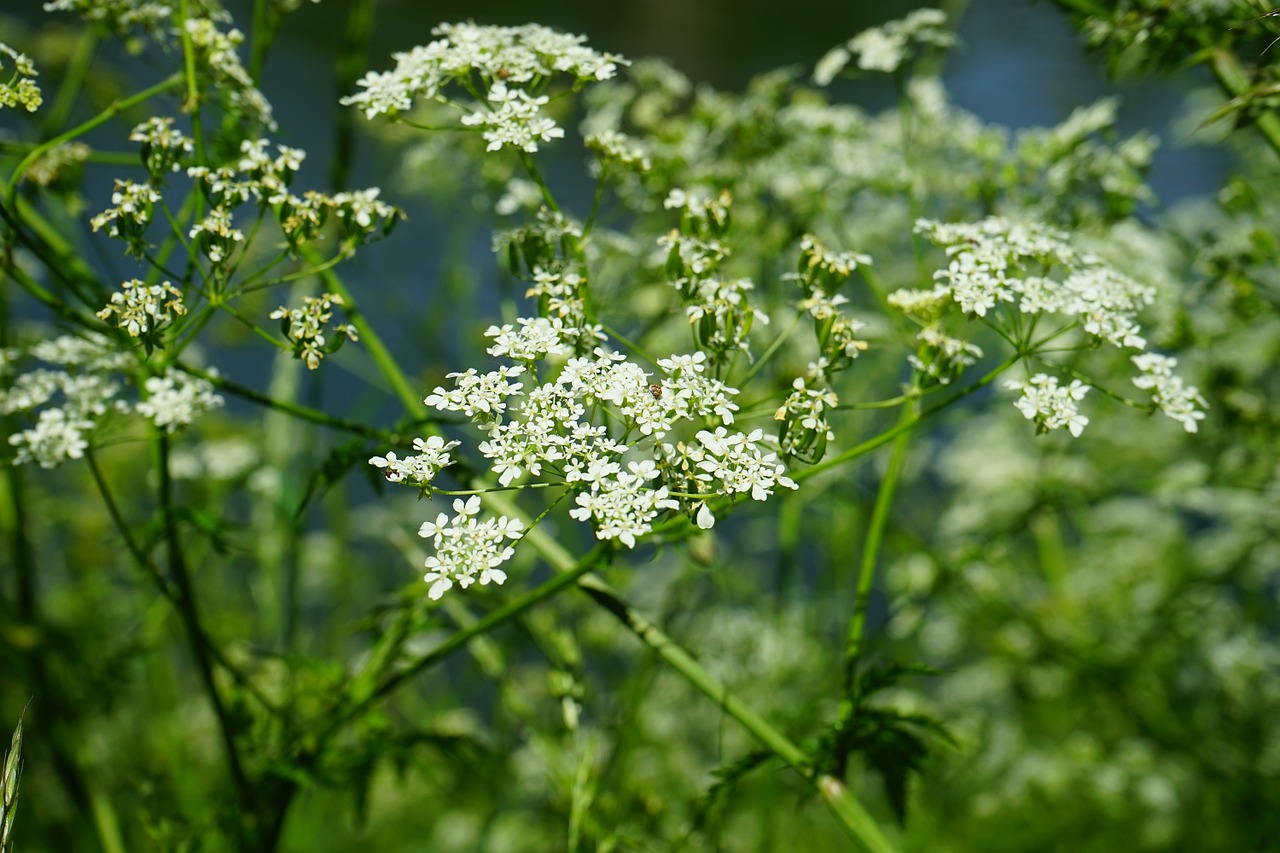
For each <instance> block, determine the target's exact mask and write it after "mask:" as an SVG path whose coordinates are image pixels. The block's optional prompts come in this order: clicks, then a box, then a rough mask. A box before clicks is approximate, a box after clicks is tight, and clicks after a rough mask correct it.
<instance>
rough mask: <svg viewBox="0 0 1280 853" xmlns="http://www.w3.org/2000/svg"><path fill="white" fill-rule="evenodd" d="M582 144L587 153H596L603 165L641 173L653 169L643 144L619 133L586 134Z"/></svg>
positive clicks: (615, 131) (609, 131)
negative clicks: (608, 164) (613, 165)
mask: <svg viewBox="0 0 1280 853" xmlns="http://www.w3.org/2000/svg"><path fill="white" fill-rule="evenodd" d="M583 143H584V144H585V145H586V147H587V150H588V151H594V152H596V153H597V154H598V155H600V159H601V161H603V162H605V163H613V164H617V165H619V166H622V167H623V168H626V169H632V170H634V171H636V172H641V173H644V172H647V171H649V170H650V169H652V168H653V162H652V161H651V160H650V159H649V154H648V153H647V151H646V150H645V146H644V144H643V143H642V142H641V141H640V140H636V139H632V138H631V137H629V136H627V135H626V134H625V133H622V132H621V131H617V130H604V131H601V132H600V133H592V134H588V135H587V136H586V137H585V138H584V139H583Z"/></svg>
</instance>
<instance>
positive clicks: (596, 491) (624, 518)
mask: <svg viewBox="0 0 1280 853" xmlns="http://www.w3.org/2000/svg"><path fill="white" fill-rule="evenodd" d="M614 468H615V469H616V468H617V466H614ZM610 473H611V474H612V476H609V477H598V478H595V479H594V480H593V481H592V482H591V488H590V489H589V490H587V491H582V492H579V493H578V496H577V498H576V502H577V504H578V506H577V507H576V508H575V509H571V510H569V515H571V516H572V517H573V518H576V519H578V520H579V521H587V520H588V519H590V520H591V521H592V522H593V523H594V524H595V527H596V538H597V539H617V540H618V541H619V542H621V543H622V544H623V545H626V546H627V547H628V548H634V547H635V546H636V537H638V536H643V535H645V534H646V533H649V532H650V531H651V530H653V526H652V522H653V520H654V519H655V518H657V517H658V514H659V513H660V512H661V511H662V510H664V509H679V508H680V503H679V502H678V501H676V500H673V499H672V498H670V497H668V491H667V487H666V486H660V487H658V488H656V489H654V488H650V487H649V486H648V483H649V481H651V480H654V479H656V478H657V477H659V476H660V475H661V472H660V471H659V470H658V468H657V466H656V465H655V464H654V462H653V460H652V459H644V460H641V461H639V462H629V463H627V470H625V471H623V470H613V471H611V472H610Z"/></svg>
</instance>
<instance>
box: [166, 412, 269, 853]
mask: <svg viewBox="0 0 1280 853" xmlns="http://www.w3.org/2000/svg"><path fill="white" fill-rule="evenodd" d="M153 447H154V456H155V470H156V472H157V474H158V475H159V477H160V493H159V500H160V511H161V516H162V519H163V524H164V536H165V540H166V543H167V545H168V550H169V571H170V573H171V574H172V576H173V582H174V586H175V587H176V588H177V590H178V614H179V616H180V617H181V618H182V623H183V626H184V628H185V629H186V636H187V641H188V643H189V645H190V647H191V653H192V657H193V658H194V659H195V662H196V669H197V670H198V671H199V673H200V680H201V682H202V684H203V686H204V690H205V693H206V695H207V696H208V699H209V704H210V706H212V708H213V712H214V716H215V717H216V718H217V720H218V733H219V735H220V736H221V738H222V745H223V749H224V750H225V752H226V755H227V765H228V768H229V769H230V771H231V778H232V780H233V782H234V784H235V788H236V794H237V797H238V799H239V802H240V808H241V810H242V814H243V815H246V816H248V815H254V814H255V810H254V805H255V800H254V796H253V788H252V786H251V784H250V782H249V777H248V775H247V774H246V773H245V770H244V766H243V765H242V764H241V761H240V753H239V750H238V749H237V747H236V742H235V734H234V732H233V724H232V722H231V716H230V714H229V713H228V712H227V708H226V705H225V704H224V703H223V701H222V695H221V694H220V693H219V692H218V685H217V682H216V681H215V680H214V677H213V665H212V663H211V660H210V656H209V653H208V650H207V648H206V646H207V645H208V635H207V634H206V632H205V630H204V627H203V626H202V625H201V622H200V614H199V609H198V607H197V605H196V599H195V589H194V587H193V585H192V583H191V575H190V574H189V573H188V572H187V564H186V558H185V556H184V554H183V550H182V542H181V539H180V537H179V535H178V521H177V514H176V513H175V511H174V509H175V507H174V502H173V481H172V480H171V478H170V476H169V440H168V438H167V437H165V436H164V435H157V436H156V437H155V439H154V441H153ZM245 824H246V821H245V820H240V821H237V822H236V829H237V834H238V837H239V840H240V847H241V848H243V847H244V846H245V840H246V839H245V837H244V829H245Z"/></svg>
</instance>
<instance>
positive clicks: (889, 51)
mask: <svg viewBox="0 0 1280 853" xmlns="http://www.w3.org/2000/svg"><path fill="white" fill-rule="evenodd" d="M946 22H947V16H946V13H945V12H943V11H942V10H941V9H917V10H915V11H914V12H911V13H910V14H909V15H907V16H906V17H904V18H900V19H898V20H896V21H889V22H888V23H886V24H883V25H882V26H879V27H872V28H871V29H867V30H863V31H862V32H860V33H858V34H857V35H856V36H854V37H853V38H851V39H849V41H848V42H846V43H845V44H844V45H842V46H838V47H835V48H833V49H832V50H830V51H828V52H827V53H826V55H824V56H823V57H822V59H820V60H818V64H817V66H816V67H815V68H814V71H813V82H814V84H815V85H818V86H826V85H828V84H829V83H830V82H831V81H832V80H834V79H835V77H836V75H837V74H839V73H840V72H841V71H843V70H844V68H845V66H846V65H848V63H849V60H851V59H853V57H855V56H856V57H857V58H858V67H859V68H861V69H862V70H864V71H883V72H885V73H886V74H892V73H893V72H895V71H897V70H898V69H899V68H900V67H901V66H902V63H903V61H904V60H905V59H906V58H907V48H908V46H909V45H911V44H912V43H915V44H922V45H932V46H934V47H952V46H953V45H954V44H955V36H954V35H952V34H951V33H950V32H948V31H947V30H946V29H945V28H944V27H945V25H946Z"/></svg>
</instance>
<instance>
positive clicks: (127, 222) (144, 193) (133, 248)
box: [89, 178, 161, 257]
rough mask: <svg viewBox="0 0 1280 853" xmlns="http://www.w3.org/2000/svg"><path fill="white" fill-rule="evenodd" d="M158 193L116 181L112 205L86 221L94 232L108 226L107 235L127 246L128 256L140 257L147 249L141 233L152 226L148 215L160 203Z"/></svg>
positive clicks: (140, 185)
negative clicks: (122, 241) (148, 226)
mask: <svg viewBox="0 0 1280 853" xmlns="http://www.w3.org/2000/svg"><path fill="white" fill-rule="evenodd" d="M160 198H161V196H160V193H159V192H158V191H157V190H156V189H155V187H153V186H151V185H150V184H139V183H134V182H133V181H122V180H120V179H118V178H117V179H116V182H115V191H114V192H112V193H111V204H112V205H114V206H113V207H109V208H107V209H106V210H104V211H103V212H102V213H99V214H98V215H97V216H95V217H93V218H92V219H90V220H89V226H90V227H91V228H93V230H94V231H98V230H100V229H101V228H102V227H103V226H106V225H109V226H110V227H109V228H107V234H109V235H110V236H112V237H115V238H116V239H118V240H124V241H125V242H126V243H128V244H129V252H130V254H133V255H135V256H137V257H142V255H143V252H144V251H145V249H146V243H145V241H144V240H143V236H142V235H143V233H144V232H145V231H146V229H147V225H148V223H150V222H151V213H152V211H153V210H154V209H155V206H156V204H157V203H158V202H159V201H160Z"/></svg>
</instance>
